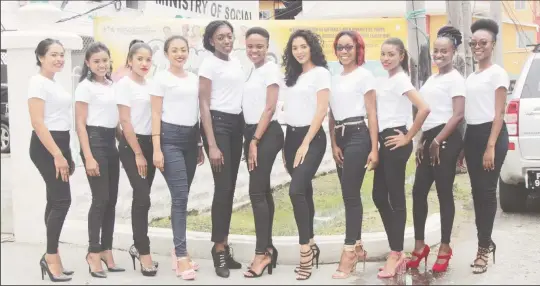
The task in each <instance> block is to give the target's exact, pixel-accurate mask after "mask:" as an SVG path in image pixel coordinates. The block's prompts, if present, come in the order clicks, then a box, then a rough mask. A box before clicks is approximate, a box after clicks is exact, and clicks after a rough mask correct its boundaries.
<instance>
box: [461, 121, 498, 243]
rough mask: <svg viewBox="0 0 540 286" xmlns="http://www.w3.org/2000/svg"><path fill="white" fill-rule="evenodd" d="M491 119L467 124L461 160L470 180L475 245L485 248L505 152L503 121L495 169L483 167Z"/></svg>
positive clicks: (493, 218)
mask: <svg viewBox="0 0 540 286" xmlns="http://www.w3.org/2000/svg"><path fill="white" fill-rule="evenodd" d="M492 124H493V123H492V122H486V123H483V124H477V125H471V124H469V125H467V132H466V133H465V160H467V168H468V171H469V178H470V180H471V187H472V197H473V203H474V214H475V216H476V220H475V221H476V230H477V232H478V246H479V247H484V248H488V247H490V245H491V233H492V232H493V222H494V221H495V214H496V213H497V181H498V179H499V174H500V173H501V167H502V165H503V163H504V159H505V158H506V153H507V152H508V131H507V130H506V124H505V123H503V126H502V127H501V131H500V133H499V137H498V138H497V142H496V143H495V169H494V170H493V171H486V170H484V167H483V158H484V152H485V151H486V146H487V142H488V139H489V134H490V133H491V125H492Z"/></svg>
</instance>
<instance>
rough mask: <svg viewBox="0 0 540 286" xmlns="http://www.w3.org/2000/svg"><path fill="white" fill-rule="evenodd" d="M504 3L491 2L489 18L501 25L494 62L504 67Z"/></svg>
mask: <svg viewBox="0 0 540 286" xmlns="http://www.w3.org/2000/svg"><path fill="white" fill-rule="evenodd" d="M501 5H502V2H501V1H490V2H489V16H490V18H491V19H493V20H494V21H495V22H496V23H497V25H499V34H498V35H497V44H495V53H494V55H493V56H494V57H493V61H494V62H495V63H496V64H498V65H500V66H503V53H502V44H503V42H502V19H501V18H502V6H501Z"/></svg>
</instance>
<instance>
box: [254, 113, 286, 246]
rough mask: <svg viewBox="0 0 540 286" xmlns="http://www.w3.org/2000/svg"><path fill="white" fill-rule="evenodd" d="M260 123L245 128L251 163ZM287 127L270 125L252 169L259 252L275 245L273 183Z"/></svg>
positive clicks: (261, 140) (273, 123) (276, 123)
mask: <svg viewBox="0 0 540 286" xmlns="http://www.w3.org/2000/svg"><path fill="white" fill-rule="evenodd" d="M256 129H257V124H246V127H245V129H244V139H245V140H244V154H245V158H246V162H248V166H249V160H248V159H249V145H250V143H251V139H252V138H253V135H254V134H255V130H256ZM284 140H285V138H284V135H283V130H282V129H281V125H280V124H279V123H278V122H277V121H272V122H270V124H269V125H268V128H267V129H266V132H264V135H263V136H262V138H260V141H259V144H258V145H257V167H255V169H254V170H253V171H251V172H249V198H250V200H251V207H252V208H253V217H254V219H255V234H256V237H257V242H256V245H255V252H258V253H261V252H265V251H266V249H267V248H269V247H272V224H273V221H274V198H273V196H272V188H271V186H270V175H271V173H272V167H273V166H274V161H275V160H276V156H277V154H278V153H279V151H280V150H281V149H282V148H283V143H284Z"/></svg>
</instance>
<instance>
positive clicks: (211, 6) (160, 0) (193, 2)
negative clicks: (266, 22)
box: [144, 0, 259, 20]
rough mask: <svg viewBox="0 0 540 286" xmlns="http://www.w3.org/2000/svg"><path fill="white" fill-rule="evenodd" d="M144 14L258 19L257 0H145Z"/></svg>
mask: <svg viewBox="0 0 540 286" xmlns="http://www.w3.org/2000/svg"><path fill="white" fill-rule="evenodd" d="M144 14H145V15H146V16H171V17H173V18H174V17H178V16H181V17H182V18H216V19H225V20H258V19H259V1H254V0H251V1H208V0H155V1H146V3H145V7H144Z"/></svg>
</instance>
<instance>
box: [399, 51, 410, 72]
mask: <svg viewBox="0 0 540 286" xmlns="http://www.w3.org/2000/svg"><path fill="white" fill-rule="evenodd" d="M399 64H400V65H401V68H402V69H403V72H405V73H406V74H409V52H408V51H407V50H406V49H403V60H401V62H400V63H399Z"/></svg>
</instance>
